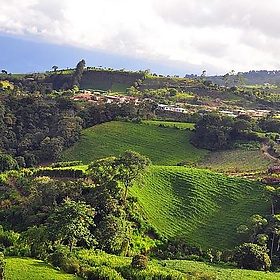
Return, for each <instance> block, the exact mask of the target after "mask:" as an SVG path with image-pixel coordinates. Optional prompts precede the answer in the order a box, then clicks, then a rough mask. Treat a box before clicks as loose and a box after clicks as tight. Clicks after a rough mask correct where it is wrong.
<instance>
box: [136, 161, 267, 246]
mask: <svg viewBox="0 0 280 280" xmlns="http://www.w3.org/2000/svg"><path fill="white" fill-rule="evenodd" d="M262 188H263V186H262V185H261V184H260V183H258V182H252V181H248V180H245V179H240V178H232V177H228V176H225V175H222V174H218V173H214V172H211V171H207V170H203V169H191V168H185V167H180V166H173V167H171V166H152V167H151V168H150V171H149V172H148V173H147V175H145V176H144V178H143V179H142V180H141V183H139V185H138V186H137V185H135V186H134V187H133V188H131V190H130V191H131V194H132V195H134V196H136V197H138V200H139V203H140V205H141V207H142V209H143V212H144V214H145V215H146V217H147V218H148V220H149V221H150V222H151V223H152V225H154V227H155V228H156V229H157V230H158V232H160V233H161V234H163V235H164V236H166V237H173V236H186V238H187V240H188V241H189V242H190V244H194V245H200V246H202V247H204V248H209V247H212V248H216V249H225V248H233V247H234V246H235V245H237V244H238V242H240V239H239V238H240V236H239V235H238V234H237V232H236V228H237V227H238V226H239V225H240V224H244V223H246V221H247V219H248V218H249V217H250V216H251V215H253V214H255V213H260V214H264V213H267V212H266V211H268V208H269V205H268V203H267V202H266V201H265V200H264V198H263V193H262Z"/></svg>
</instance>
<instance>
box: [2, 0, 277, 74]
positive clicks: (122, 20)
mask: <svg viewBox="0 0 280 280" xmlns="http://www.w3.org/2000/svg"><path fill="white" fill-rule="evenodd" d="M279 16H280V1H279V0H265V1H264V0H245V1H244V0H234V1H230V0H141V1H140V0H98V1H97V0H20V1H19V0H0V68H2V69H7V70H8V71H10V72H29V71H42V70H43V71H44V70H49V69H51V67H52V66H53V65H58V66H59V67H60V68H63V67H74V66H75V65H76V64H77V62H78V61H79V60H80V59H85V60H86V63H87V65H88V66H99V65H102V66H105V67H113V68H125V69H132V70H139V69H142V70H144V69H148V68H149V69H151V71H154V72H157V73H158V74H161V73H162V74H179V75H181V76H183V75H185V74H191V73H195V74H200V73H201V72H202V71H203V70H206V71H207V74H208V75H214V74H224V73H226V72H229V71H230V70H235V71H236V72H238V71H248V70H261V69H267V70H274V69H280V32H279V29H280V25H279V20H280V19H279Z"/></svg>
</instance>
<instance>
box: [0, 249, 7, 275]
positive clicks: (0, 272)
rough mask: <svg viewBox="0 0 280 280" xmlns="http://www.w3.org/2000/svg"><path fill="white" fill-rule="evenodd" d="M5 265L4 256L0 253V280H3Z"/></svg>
mask: <svg viewBox="0 0 280 280" xmlns="http://www.w3.org/2000/svg"><path fill="white" fill-rule="evenodd" d="M5 265H6V264H5V261H4V254H3V253H2V252H0V280H4V278H5Z"/></svg>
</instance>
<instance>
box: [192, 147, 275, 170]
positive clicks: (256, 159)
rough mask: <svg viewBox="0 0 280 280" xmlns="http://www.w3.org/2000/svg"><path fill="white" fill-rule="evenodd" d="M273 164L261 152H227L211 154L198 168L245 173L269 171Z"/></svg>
mask: <svg viewBox="0 0 280 280" xmlns="http://www.w3.org/2000/svg"><path fill="white" fill-rule="evenodd" d="M271 165H273V162H272V161H271V160H269V159H267V158H265V157H264V155H262V153H261V151H260V150H249V151H246V150H242V149H234V150H226V151H218V152H211V153H209V154H208V155H207V156H206V157H205V158H204V159H202V160H201V161H200V162H199V163H198V165H197V166H199V167H202V168H205V169H211V170H215V171H219V172H245V171H259V170H264V169H267V168H268V167H269V166H271Z"/></svg>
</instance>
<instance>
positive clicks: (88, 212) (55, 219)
mask: <svg viewBox="0 0 280 280" xmlns="http://www.w3.org/2000/svg"><path fill="white" fill-rule="evenodd" d="M94 216H95V210H94V209H93V208H92V207H90V206H89V205H87V204H86V203H85V202H75V201H74V200H71V199H70V198H67V199H65V200H64V202H63V203H62V204H61V205H59V206H58V207H57V208H56V209H55V211H54V213H53V214H52V215H51V216H50V218H49V221H48V229H49V233H50V236H51V237H52V240H53V241H58V242H59V243H67V244H68V245H69V249H70V251H72V249H73V247H74V246H76V244H77V243H78V242H79V241H81V242H84V243H85V244H87V245H89V246H90V245H92V244H93V242H94V239H93V235H92V234H91V229H92V228H93V227H94V225H95V224H94Z"/></svg>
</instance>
